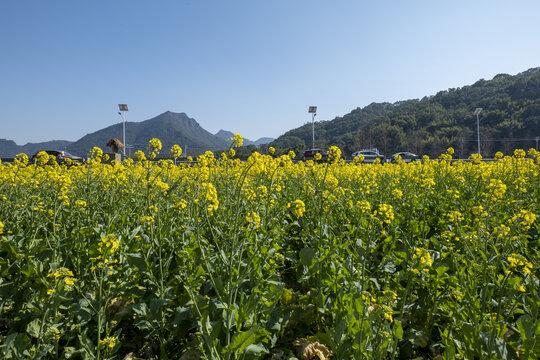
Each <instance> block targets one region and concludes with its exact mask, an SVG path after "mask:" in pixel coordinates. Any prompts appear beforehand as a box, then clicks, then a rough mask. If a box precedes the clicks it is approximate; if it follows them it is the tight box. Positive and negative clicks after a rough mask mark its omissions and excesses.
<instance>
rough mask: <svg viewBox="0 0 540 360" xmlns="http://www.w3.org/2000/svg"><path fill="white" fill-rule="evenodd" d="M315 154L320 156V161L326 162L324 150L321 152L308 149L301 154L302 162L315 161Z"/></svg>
mask: <svg viewBox="0 0 540 360" xmlns="http://www.w3.org/2000/svg"><path fill="white" fill-rule="evenodd" d="M317 154H321V159H320V161H326V160H328V153H327V152H326V151H325V150H322V149H310V150H306V151H304V153H303V154H302V161H307V160H315V156H316V155H317Z"/></svg>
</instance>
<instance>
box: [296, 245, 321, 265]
mask: <svg viewBox="0 0 540 360" xmlns="http://www.w3.org/2000/svg"><path fill="white" fill-rule="evenodd" d="M316 255H317V253H316V252H315V250H314V249H313V248H309V247H306V248H303V249H302V250H300V262H301V263H302V264H304V265H306V266H307V267H311V266H312V263H313V259H314V258H315V256H316Z"/></svg>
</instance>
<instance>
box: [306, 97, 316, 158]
mask: <svg viewBox="0 0 540 360" xmlns="http://www.w3.org/2000/svg"><path fill="white" fill-rule="evenodd" d="M308 113H310V114H311V127H312V133H313V143H312V146H311V148H312V149H315V116H316V115H317V107H316V106H310V107H309V109H308Z"/></svg>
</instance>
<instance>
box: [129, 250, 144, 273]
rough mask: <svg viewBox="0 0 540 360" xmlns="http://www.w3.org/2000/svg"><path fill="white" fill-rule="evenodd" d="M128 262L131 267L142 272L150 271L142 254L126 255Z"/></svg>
mask: <svg viewBox="0 0 540 360" xmlns="http://www.w3.org/2000/svg"><path fill="white" fill-rule="evenodd" d="M126 260H127V262H128V264H129V265H131V266H134V267H136V268H137V269H138V270H139V271H140V272H145V271H146V270H147V269H148V266H147V264H146V260H145V259H144V258H143V257H142V255H141V254H138V253H134V254H126Z"/></svg>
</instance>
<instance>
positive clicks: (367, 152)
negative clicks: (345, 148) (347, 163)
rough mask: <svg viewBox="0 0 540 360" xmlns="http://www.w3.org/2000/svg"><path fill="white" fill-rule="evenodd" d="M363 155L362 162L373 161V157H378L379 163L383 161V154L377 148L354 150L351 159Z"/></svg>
mask: <svg viewBox="0 0 540 360" xmlns="http://www.w3.org/2000/svg"><path fill="white" fill-rule="evenodd" d="M360 155H363V156H364V161H363V162H364V163H367V164H369V163H373V162H375V159H379V160H380V161H381V163H382V162H383V161H384V155H383V154H381V153H380V152H379V150H378V149H364V150H359V151H355V152H354V153H353V154H352V157H353V159H354V158H355V157H357V156H360Z"/></svg>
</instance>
